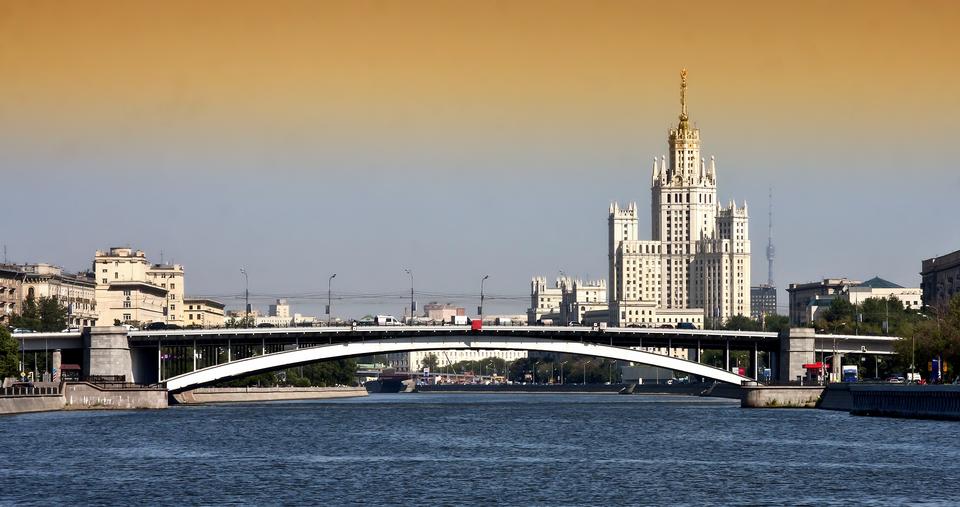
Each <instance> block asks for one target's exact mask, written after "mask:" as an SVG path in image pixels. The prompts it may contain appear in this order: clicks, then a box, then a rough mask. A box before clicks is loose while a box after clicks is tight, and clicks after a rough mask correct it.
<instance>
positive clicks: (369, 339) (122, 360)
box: [15, 326, 898, 390]
mask: <svg viewBox="0 0 960 507" xmlns="http://www.w3.org/2000/svg"><path fill="white" fill-rule="evenodd" d="M797 331H799V332H800V333H801V334H803V335H804V337H803V338H801V339H805V340H806V342H804V343H806V345H804V346H803V350H802V351H801V350H800V349H797V348H796V347H795V344H794V345H789V346H788V347H787V348H784V344H785V343H788V342H789V343H794V340H793V339H792V338H791V336H790V334H792V333H794V332H797ZM15 336H16V338H17V339H18V341H21V342H22V344H23V347H24V348H25V350H50V349H54V348H60V349H71V348H79V349H82V350H83V353H84V373H85V374H126V375H128V376H129V378H131V379H133V380H134V381H136V382H157V381H163V382H167V385H168V389H171V390H181V389H187V388H190V387H196V386H199V385H205V384H210V383H214V382H217V381H222V380H227V379H229V378H236V377H239V376H244V375H249V374H253V373H259V372H263V371H270V370H275V369H279V368H285V367H290V366H296V365H302V364H308V363H311V362H316V361H322V360H327V359H336V358H342V357H355V356H362V355H371V354H384V353H392V352H406V351H414V350H434V349H477V350H482V349H512V350H528V351H544V352H560V353H569V354H583V355H590V356H596V357H604V358H610V359H618V360H623V361H631V362H636V363H641V364H648V365H652V366H659V367H663V368H667V369H672V370H675V371H681V372H686V373H688V374H692V375H698V376H702V377H706V378H712V379H716V380H720V381H723V382H731V383H739V382H740V381H742V380H749V379H748V378H747V377H741V376H739V375H735V374H733V373H730V368H729V366H730V352H731V351H736V350H741V351H749V352H750V353H751V354H750V361H749V363H750V365H749V367H748V369H747V374H748V375H749V377H752V378H756V376H757V372H758V368H759V356H758V354H759V353H761V352H767V353H770V354H769V357H770V359H769V365H770V367H771V368H773V369H774V371H775V372H777V371H778V366H779V357H780V355H781V354H783V355H784V361H790V363H785V364H784V368H785V370H789V372H788V373H789V375H790V377H788V378H791V379H792V378H794V377H795V374H796V373H797V372H798V370H797V368H798V367H799V363H800V362H802V361H807V362H812V360H813V358H814V357H815V354H816V353H818V352H819V353H831V352H833V351H836V352H838V353H841V354H848V353H868V354H891V353H893V343H894V342H895V341H896V340H897V339H898V338H896V337H877V336H858V335H816V336H814V335H812V330H809V329H807V330H791V333H788V334H786V335H785V336H780V335H778V334H777V333H772V332H754V331H725V330H694V329H650V328H604V329H601V328H591V327H554V326H488V327H485V328H483V329H482V330H477V331H474V330H471V328H470V327H469V326H390V327H386V326H383V327H378V326H372V327H366V326H359V327H358V326H349V327H346V326H342V327H319V328H300V327H295V328H252V329H178V330H157V331H132V332H127V331H126V330H124V329H123V328H117V327H113V328H109V327H107V328H94V330H93V331H86V332H85V333H84V334H80V333H30V334H18V335H15ZM797 343H801V342H797ZM641 347H643V348H651V347H656V348H660V349H665V350H664V351H665V352H666V353H665V354H655V353H651V352H646V351H642V350H637V349H638V348H641ZM791 347H792V348H791ZM676 348H683V349H687V350H688V351H689V357H690V358H691V360H690V361H686V360H682V359H677V358H673V357H670V352H671V351H672V350H673V349H676ZM709 349H713V350H721V351H723V356H724V362H723V363H722V364H724V365H725V366H726V368H724V369H719V368H712V367H710V366H707V365H703V364H700V362H699V359H700V358H701V357H702V352H703V350H709ZM798 351H799V353H801V354H802V355H801V356H797V355H796V354H797V353H798ZM191 356H192V358H191ZM788 356H789V357H788ZM790 357H793V358H794V359H790ZM792 363H796V364H792ZM788 365H789V367H788Z"/></svg>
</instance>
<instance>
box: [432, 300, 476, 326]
mask: <svg viewBox="0 0 960 507" xmlns="http://www.w3.org/2000/svg"><path fill="white" fill-rule="evenodd" d="M423 315H424V317H426V318H427V319H428V320H432V321H434V322H447V323H449V322H450V319H451V318H453V317H463V316H466V315H467V310H466V309H465V308H463V307H462V306H456V305H452V304H449V303H445V304H441V303H437V302H435V301H433V302H430V303H427V304H425V305H423Z"/></svg>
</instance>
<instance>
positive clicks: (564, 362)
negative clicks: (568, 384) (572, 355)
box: [560, 361, 569, 384]
mask: <svg viewBox="0 0 960 507" xmlns="http://www.w3.org/2000/svg"><path fill="white" fill-rule="evenodd" d="M568 362H569V361H561V362H560V384H563V365H565V364H567V363H568Z"/></svg>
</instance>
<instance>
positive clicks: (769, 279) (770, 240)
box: [767, 187, 776, 287]
mask: <svg viewBox="0 0 960 507" xmlns="http://www.w3.org/2000/svg"><path fill="white" fill-rule="evenodd" d="M769 197H770V208H769V211H768V212H767V218H768V220H767V285H769V286H770V287H773V286H774V285H773V257H774V253H775V252H776V249H775V248H774V247H773V188H772V187H771V188H770V195H769Z"/></svg>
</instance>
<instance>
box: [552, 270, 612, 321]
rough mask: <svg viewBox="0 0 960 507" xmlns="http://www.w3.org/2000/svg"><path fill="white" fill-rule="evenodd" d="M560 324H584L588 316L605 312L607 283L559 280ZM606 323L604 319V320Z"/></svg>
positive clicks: (600, 281) (602, 281)
mask: <svg viewBox="0 0 960 507" xmlns="http://www.w3.org/2000/svg"><path fill="white" fill-rule="evenodd" d="M560 293H561V294H560V324H562V325H570V324H586V323H587V320H589V319H588V315H593V314H597V313H598V312H606V310H607V282H606V281H605V280H587V281H583V280H579V279H577V280H570V279H569V278H564V279H561V287H560ZM604 322H606V319H604Z"/></svg>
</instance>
